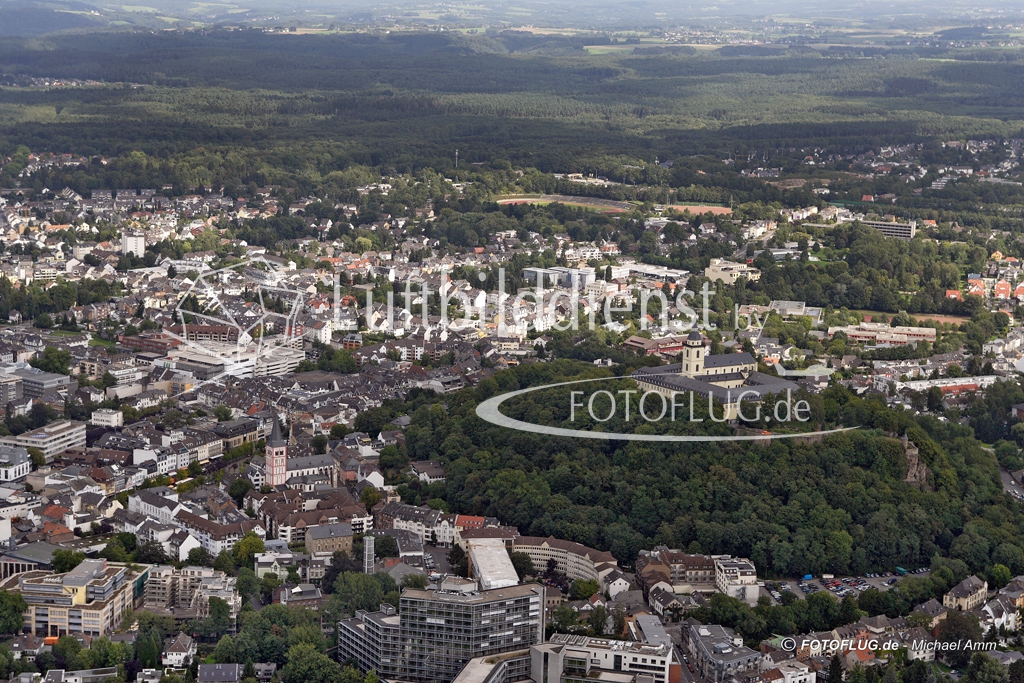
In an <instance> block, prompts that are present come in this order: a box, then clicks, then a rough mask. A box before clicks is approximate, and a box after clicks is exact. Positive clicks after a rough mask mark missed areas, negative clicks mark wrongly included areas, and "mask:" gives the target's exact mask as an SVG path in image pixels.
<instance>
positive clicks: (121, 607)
mask: <svg viewBox="0 0 1024 683" xmlns="http://www.w3.org/2000/svg"><path fill="white" fill-rule="evenodd" d="M149 569H150V568H149V566H148V565H144V566H143V569H141V570H129V569H128V567H127V566H126V565H115V564H108V563H107V561H106V560H105V559H99V560H83V561H82V563H81V564H79V565H78V566H77V567H75V568H74V569H72V570H71V571H69V572H67V573H64V574H54V573H53V572H49V571H30V572H26V573H23V574H18V575H16V576H12V577H10V578H9V579H7V581H6V582H5V583H3V584H0V589H3V590H8V591H11V592H13V593H20V594H21V596H22V597H23V598H24V599H25V602H26V603H27V604H28V609H27V610H26V611H25V628H26V629H27V630H28V631H30V632H31V633H34V634H35V635H37V636H43V637H48V636H62V635H66V634H70V633H81V634H84V635H87V636H104V635H107V634H109V633H112V632H113V631H115V630H116V629H117V627H118V626H120V625H121V619H122V618H123V617H124V614H125V612H127V611H128V610H132V609H135V608H137V607H140V606H141V605H142V601H143V598H144V596H145V587H146V579H147V577H148V575H149Z"/></svg>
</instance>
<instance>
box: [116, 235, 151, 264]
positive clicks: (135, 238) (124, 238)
mask: <svg viewBox="0 0 1024 683" xmlns="http://www.w3.org/2000/svg"><path fill="white" fill-rule="evenodd" d="M121 253H122V254H124V255H125V256H127V255H128V254H134V255H135V256H138V257H139V258H142V257H143V256H145V255H146V233H143V232H128V231H127V230H126V231H124V233H122V235H121Z"/></svg>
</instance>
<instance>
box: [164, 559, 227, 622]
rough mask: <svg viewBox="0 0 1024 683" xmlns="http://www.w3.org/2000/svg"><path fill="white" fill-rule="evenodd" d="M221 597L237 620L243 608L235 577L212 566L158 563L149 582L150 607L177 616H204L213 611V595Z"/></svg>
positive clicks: (176, 617) (188, 617)
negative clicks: (179, 567)
mask: <svg viewBox="0 0 1024 683" xmlns="http://www.w3.org/2000/svg"><path fill="white" fill-rule="evenodd" d="M212 597H214V598H220V599H221V600H223V601H224V602H226V603H227V604H228V607H229V608H230V609H231V618H232V620H234V618H235V617H236V616H238V612H239V610H241V608H242V599H241V597H240V596H239V595H238V590H237V589H236V586H235V578H234V577H230V576H227V575H226V574H225V573H224V572H220V571H216V570H215V569H210V568H209V567H182V568H181V569H176V568H174V567H171V566H170V565H156V566H154V567H153V568H152V569H151V570H150V571H149V578H148V580H147V581H146V591H145V602H146V609H147V610H149V611H151V612H155V613H157V614H165V615H170V616H174V617H175V619H182V620H184V619H195V618H203V617H205V616H207V615H209V613H210V598H212Z"/></svg>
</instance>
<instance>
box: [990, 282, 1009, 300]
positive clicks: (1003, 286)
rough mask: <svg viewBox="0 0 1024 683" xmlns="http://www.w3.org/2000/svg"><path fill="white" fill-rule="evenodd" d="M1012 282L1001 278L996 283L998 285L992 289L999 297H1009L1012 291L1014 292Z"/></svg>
mask: <svg viewBox="0 0 1024 683" xmlns="http://www.w3.org/2000/svg"><path fill="white" fill-rule="evenodd" d="M1012 291H1013V290H1012V288H1011V287H1010V283H1009V282H1007V281H1006V280H1000V281H999V282H997V283H996V286H995V287H994V288H993V290H992V295H993V296H994V297H995V298H997V299H1009V298H1010V292H1012Z"/></svg>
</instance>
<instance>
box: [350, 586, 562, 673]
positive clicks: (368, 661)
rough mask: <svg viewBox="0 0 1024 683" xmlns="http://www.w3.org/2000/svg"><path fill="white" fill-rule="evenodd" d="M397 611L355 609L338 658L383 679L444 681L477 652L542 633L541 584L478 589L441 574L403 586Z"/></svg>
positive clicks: (519, 644) (527, 641)
mask: <svg viewBox="0 0 1024 683" xmlns="http://www.w3.org/2000/svg"><path fill="white" fill-rule="evenodd" d="M401 600H402V601H401V610H400V613H399V614H395V610H394V608H393V607H391V606H389V605H382V606H381V611H379V612H373V613H367V612H363V611H360V612H357V613H356V616H355V618H353V619H346V620H344V621H342V622H340V623H339V626H338V659H339V661H345V660H347V659H352V660H354V661H356V662H357V663H358V664H359V667H360V669H361V670H363V671H369V670H371V669H374V670H376V672H377V674H378V675H379V676H380V677H381V678H388V679H400V680H404V681H432V682H436V683H449V681H452V680H453V679H454V678H455V677H456V676H458V674H459V672H460V671H462V669H463V667H464V666H466V664H467V663H468V662H469V661H470V660H471V659H473V658H474V657H485V656H492V655H499V654H502V653H506V652H513V651H516V650H522V649H524V648H527V647H530V646H532V645H536V644H539V643H540V642H542V641H543V640H544V586H542V585H540V584H523V585H517V586H510V587H507V588H498V589H494V590H484V591H481V590H478V589H477V584H476V582H475V581H468V580H465V579H461V580H456V581H446V582H443V583H442V584H441V588H440V589H439V590H413V589H407V590H405V591H404V592H403V593H402V599H401Z"/></svg>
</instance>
